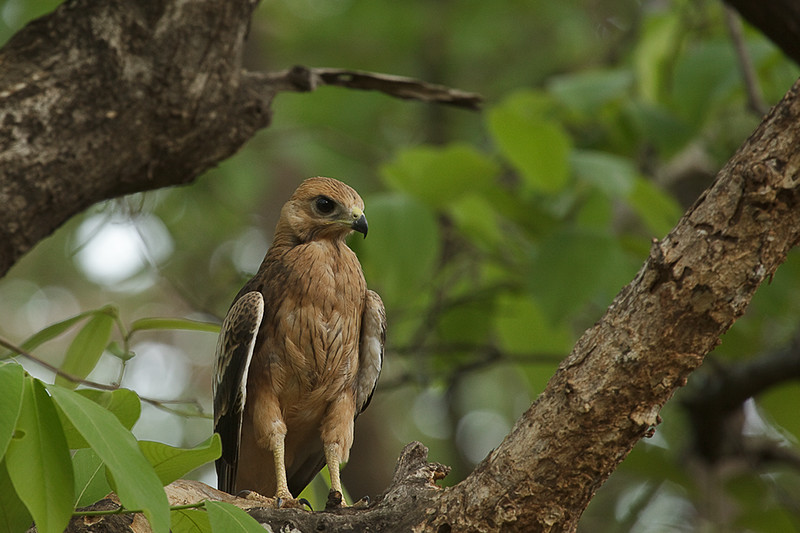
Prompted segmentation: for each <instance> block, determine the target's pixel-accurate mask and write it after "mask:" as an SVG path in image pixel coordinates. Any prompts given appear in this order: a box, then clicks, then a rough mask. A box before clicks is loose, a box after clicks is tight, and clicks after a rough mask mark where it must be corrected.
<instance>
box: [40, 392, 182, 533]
mask: <svg viewBox="0 0 800 533" xmlns="http://www.w3.org/2000/svg"><path fill="white" fill-rule="evenodd" d="M48 391H50V394H51V395H52V397H53V400H55V403H56V406H57V407H58V409H59V411H60V412H61V413H62V415H63V416H64V417H65V418H67V419H69V421H70V422H71V423H72V425H73V426H74V427H75V429H77V431H78V432H79V433H80V434H81V435H82V436H83V438H84V439H86V442H87V443H89V445H90V446H91V448H92V450H94V452H95V453H96V454H97V455H98V457H100V459H101V460H102V461H103V463H105V465H106V468H107V469H108V472H109V474H110V475H111V476H112V477H113V479H114V480H115V482H116V486H115V487H114V488H115V490H116V493H117V496H119V499H120V501H121V502H122V504H123V505H124V506H125V507H127V508H129V509H142V510H143V511H144V514H145V516H146V517H147V519H148V520H149V521H150V526H151V527H152V528H153V531H154V532H155V533H166V532H167V531H168V530H169V506H168V504H167V497H166V494H165V493H164V490H163V486H162V484H161V482H160V481H159V479H158V476H156V473H155V472H154V471H153V468H152V467H151V466H150V463H148V462H147V459H145V458H144V456H143V455H142V452H141V451H140V450H139V446H138V445H137V443H136V439H134V437H133V435H131V433H130V431H128V430H127V429H125V427H124V426H123V425H122V424H120V422H119V420H118V419H117V418H116V417H115V416H114V415H113V414H112V413H111V412H109V411H106V410H105V409H103V408H102V407H100V406H99V405H97V404H96V403H94V402H93V401H91V400H89V399H87V398H84V397H83V396H82V395H80V394H78V393H76V392H74V391H71V390H69V389H65V388H63V387H59V386H57V385H50V386H48Z"/></svg>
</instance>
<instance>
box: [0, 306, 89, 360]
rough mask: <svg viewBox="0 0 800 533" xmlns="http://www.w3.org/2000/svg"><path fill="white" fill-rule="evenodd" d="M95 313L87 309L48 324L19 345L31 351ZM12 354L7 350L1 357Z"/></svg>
mask: <svg viewBox="0 0 800 533" xmlns="http://www.w3.org/2000/svg"><path fill="white" fill-rule="evenodd" d="M94 313H95V311H94V310H92V311H86V312H84V313H81V314H79V315H75V316H73V317H70V318H67V319H66V320H62V321H61V322H56V323H55V324H51V325H49V326H47V327H46V328H44V329H43V330H41V331H38V332H36V333H34V334H33V335H31V336H30V337H28V339H26V340H25V342H23V343H22V344H20V346H19V347H20V348H22V349H23V350H25V351H31V350H33V349H35V348H37V347H39V346H41V345H42V344H44V343H45V342H47V341H49V340H52V339H54V338H56V337H58V336H59V335H61V334H62V333H64V332H65V331H67V330H68V329H69V328H71V327H72V326H73V325H75V324H76V323H78V322H80V321H81V320H83V319H84V318H86V317H87V316H89V315H92V314H94ZM11 354H12V353H11V352H7V353H6V354H4V355H3V357H2V358H0V359H5V358H7V357H9V356H10V355H11Z"/></svg>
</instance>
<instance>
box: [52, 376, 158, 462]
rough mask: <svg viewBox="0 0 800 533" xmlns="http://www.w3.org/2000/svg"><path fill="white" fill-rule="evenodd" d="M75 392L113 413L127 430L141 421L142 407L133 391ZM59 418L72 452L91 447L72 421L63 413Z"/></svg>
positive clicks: (92, 390) (84, 390) (90, 390)
mask: <svg viewBox="0 0 800 533" xmlns="http://www.w3.org/2000/svg"><path fill="white" fill-rule="evenodd" d="M75 392H76V394H79V395H81V396H83V397H85V398H88V399H89V400H92V401H93V402H95V403H96V404H98V405H100V406H101V407H102V408H104V409H106V410H108V411H109V412H111V413H113V414H114V416H116V417H117V420H119V421H120V423H121V424H122V425H123V426H124V427H125V428H126V429H131V428H132V427H133V425H134V424H135V423H136V421H137V420H138V419H139V415H140V413H141V410H142V406H141V403H140V401H139V396H137V395H136V393H135V392H133V391H131V390H128V389H117V390H115V391H101V390H95V389H81V390H78V391H75ZM59 417H60V418H61V425H62V427H63V428H64V434H65V435H66V436H67V444H68V445H69V448H70V449H71V450H78V449H81V448H90V447H91V446H90V445H89V443H88V442H86V439H84V438H83V435H82V434H81V432H80V431H78V429H77V428H76V427H75V426H74V425H73V424H72V421H71V420H70V419H69V418H67V417H66V416H64V414H63V412H61V411H59Z"/></svg>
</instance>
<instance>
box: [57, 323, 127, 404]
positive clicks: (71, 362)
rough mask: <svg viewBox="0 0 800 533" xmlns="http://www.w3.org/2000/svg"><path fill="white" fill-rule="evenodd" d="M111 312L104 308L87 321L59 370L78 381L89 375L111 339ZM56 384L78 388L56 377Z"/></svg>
mask: <svg viewBox="0 0 800 533" xmlns="http://www.w3.org/2000/svg"><path fill="white" fill-rule="evenodd" d="M112 312H113V311H112V310H111V308H104V309H101V310H99V311H97V312H96V313H95V315H94V316H93V317H92V318H90V319H89V321H88V322H87V323H86V325H84V326H83V328H82V329H81V330H80V331H79V332H78V334H77V335H76V336H75V338H74V339H73V340H72V343H71V344H70V345H69V348H68V349H67V355H66V356H65V357H64V362H63V363H61V370H63V371H64V372H66V373H68V374H71V375H73V376H75V377H78V378H80V379H84V378H85V377H86V376H88V375H89V372H91V371H92V370H93V369H94V367H95V365H97V361H98V360H100V356H101V355H103V350H104V349H105V347H106V345H107V344H108V341H109V339H110V337H111V328H113V327H114V317H113V316H112V314H111V313H112ZM56 384H58V385H61V386H63V387H67V388H70V389H74V388H75V387H77V386H78V384H77V383H74V382H72V381H70V380H68V379H66V378H64V377H63V376H56Z"/></svg>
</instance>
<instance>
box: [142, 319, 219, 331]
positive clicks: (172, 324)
mask: <svg viewBox="0 0 800 533" xmlns="http://www.w3.org/2000/svg"><path fill="white" fill-rule="evenodd" d="M153 329H182V330H189V331H207V332H209V333H219V324H212V323H211V322H200V321H198V320H189V319H188V318H157V317H154V318H140V319H139V320H135V321H134V322H133V324H131V329H130V332H129V333H133V332H134V331H145V330H153Z"/></svg>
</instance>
